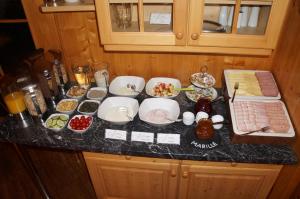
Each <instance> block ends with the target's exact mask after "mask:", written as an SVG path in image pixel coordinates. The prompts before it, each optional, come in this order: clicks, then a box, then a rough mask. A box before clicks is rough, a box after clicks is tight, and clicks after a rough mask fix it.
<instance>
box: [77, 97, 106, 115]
mask: <svg viewBox="0 0 300 199" xmlns="http://www.w3.org/2000/svg"><path fill="white" fill-rule="evenodd" d="M86 102H94V103H97V104H98V107H99V105H100V102H99V101H98V100H83V101H82V102H81V103H80V104H79V106H78V107H77V112H79V113H81V114H83V115H94V114H96V112H97V110H98V107H97V109H96V110H95V111H94V112H82V111H80V107H81V106H82V105H83V104H84V103H86Z"/></svg>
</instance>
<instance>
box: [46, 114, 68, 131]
mask: <svg viewBox="0 0 300 199" xmlns="http://www.w3.org/2000/svg"><path fill="white" fill-rule="evenodd" d="M55 116H65V117H67V118H68V119H67V121H66V122H65V125H64V126H63V127H61V128H50V127H48V126H47V123H48V122H49V120H50V119H52V118H53V117H55ZM68 120H69V115H67V114H62V113H54V114H51V115H50V116H49V117H48V119H47V120H46V122H45V123H44V126H45V128H47V129H50V130H52V131H56V132H57V131H60V130H62V129H63V128H65V126H66V124H67V123H68Z"/></svg>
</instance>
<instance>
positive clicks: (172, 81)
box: [146, 77, 181, 98]
mask: <svg viewBox="0 0 300 199" xmlns="http://www.w3.org/2000/svg"><path fill="white" fill-rule="evenodd" d="M159 83H166V84H172V85H174V88H176V89H181V83H180V81H179V80H178V79H174V78H168V77H154V78H151V79H150V80H149V81H148V82H147V84H146V93H147V94H148V95H150V96H152V97H163V98H174V97H176V96H177V95H179V93H180V91H174V94H173V95H171V96H156V95H155V94H154V90H153V89H154V87H155V86H157V85H158V84H159Z"/></svg>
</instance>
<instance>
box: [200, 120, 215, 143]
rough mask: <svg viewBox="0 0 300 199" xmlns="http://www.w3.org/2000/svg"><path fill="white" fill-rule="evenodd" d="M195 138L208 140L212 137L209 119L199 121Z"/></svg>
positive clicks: (211, 126)
mask: <svg viewBox="0 0 300 199" xmlns="http://www.w3.org/2000/svg"><path fill="white" fill-rule="evenodd" d="M196 136H197V137H198V139H204V140H206V139H210V138H212V137H213V136H214V129H213V123H212V121H211V120H210V119H201V120H199V122H198V124H197V128H196Z"/></svg>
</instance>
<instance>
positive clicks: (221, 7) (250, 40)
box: [188, 0, 289, 49]
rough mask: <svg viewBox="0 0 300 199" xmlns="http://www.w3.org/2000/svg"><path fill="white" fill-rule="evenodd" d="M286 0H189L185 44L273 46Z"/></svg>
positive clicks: (248, 46) (249, 46) (278, 31)
mask: <svg viewBox="0 0 300 199" xmlns="http://www.w3.org/2000/svg"><path fill="white" fill-rule="evenodd" d="M288 4H289V0H190V6H189V8H190V10H189V11H190V13H189V15H190V17H189V27H188V34H189V37H188V39H189V40H188V45H195V46H196V45H198V46H199V45H203V46H215V47H218V46H219V47H243V48H244V47H246V48H265V49H267V48H270V49H271V48H274V46H275V44H276V41H277V39H278V35H279V33H280V28H281V26H282V24H283V21H284V17H285V13H286V11H287V8H288Z"/></svg>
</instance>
